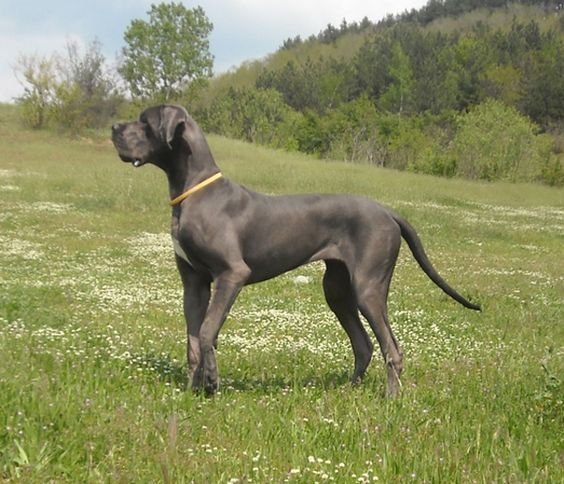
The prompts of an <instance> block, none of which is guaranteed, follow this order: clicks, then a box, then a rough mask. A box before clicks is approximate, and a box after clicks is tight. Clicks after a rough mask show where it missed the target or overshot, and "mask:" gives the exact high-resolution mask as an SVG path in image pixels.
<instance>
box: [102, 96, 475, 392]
mask: <svg viewBox="0 0 564 484" xmlns="http://www.w3.org/2000/svg"><path fill="white" fill-rule="evenodd" d="M112 141H113V143H114V145H115V147H116V149H117V151H118V154H119V157H120V158H121V159H122V161H124V162H129V163H132V164H133V165H134V166H136V167H138V166H141V165H144V164H146V163H152V164H154V165H156V166H158V167H159V168H161V169H162V170H163V171H164V172H165V173H166V176H167V178H168V184H169V191H170V196H171V199H172V201H171V205H172V228H171V233H172V240H173V245H174V249H175V253H176V265H177V267H178V271H179V272H180V276H181V279H182V284H183V286H184V316H185V318H186V325H187V334H188V341H187V355H188V378H189V380H190V381H191V383H192V387H193V389H195V390H199V389H200V388H202V387H203V388H204V390H205V392H206V394H208V395H212V394H213V393H215V392H216V390H217V388H218V381H219V380H218V370H217V364H216V357H215V343H216V339H217V337H218V334H219V331H220V329H221V326H222V325H223V323H224V321H225V319H226V317H227V314H228V312H229V310H230V309H231V306H232V305H233V303H234V302H235V299H236V298H237V295H238V294H239V292H240V291H241V289H242V288H243V286H245V285H247V284H252V283H255V282H260V281H264V280H266V279H270V278H272V277H275V276H277V275H279V274H282V273H284V272H287V271H290V270H292V269H294V268H296V267H298V266H301V265H302V264H307V263H308V262H312V261H317V260H323V261H325V265H326V272H325V275H324V277H323V289H324V292H325V298H326V300H327V303H328V305H329V307H330V308H331V310H332V311H333V312H334V313H335V315H336V316H337V319H338V320H339V321H340V323H341V325H342V326H343V328H344V329H345V331H346V333H347V335H348V337H349V339H350V342H351V345H352V349H353V353H354V360H355V361H354V372H353V375H352V381H353V382H354V383H356V382H358V381H360V380H361V379H362V377H363V375H364V373H365V371H366V369H367V367H368V364H369V363H370V360H371V358H372V352H373V345H372V343H371V340H370V338H369V337H368V334H367V333H366V331H365V329H364V327H363V325H362V323H361V320H360V316H359V311H360V313H361V314H362V315H363V316H364V317H365V318H366V319H367V320H368V323H369V324H370V327H371V329H372V330H373V332H374V334H375V335H376V338H377V340H378V343H379V345H380V350H381V352H382V355H383V358H384V362H385V365H386V369H387V377H388V382H387V391H386V392H387V395H388V396H395V395H396V394H397V393H398V391H399V388H400V375H401V371H402V368H403V363H402V352H401V351H400V348H399V345H398V342H397V340H396V338H395V336H394V334H393V333H392V328H391V326H390V323H389V321H388V314H387V297H388V289H389V286H390V281H391V278H392V273H393V270H394V266H395V264H396V260H397V257H398V253H399V249H400V245H401V238H402V237H403V239H405V241H406V242H407V244H408V246H409V248H410V249H411V252H412V253H413V256H414V257H415V259H416V260H417V262H418V263H419V265H420V267H421V269H423V271H424V272H425V274H427V276H429V278H430V279H431V280H432V281H433V282H434V283H435V284H436V285H437V286H439V287H440V288H441V289H442V290H443V291H444V292H445V293H446V294H448V295H449V296H450V297H452V298H453V299H454V300H456V301H458V302H459V303H460V304H462V305H463V306H465V307H467V308H470V309H474V310H479V309H480V307H479V306H478V305H476V304H473V303H471V302H470V301H468V300H467V299H465V298H464V297H463V296H461V295H460V294H459V293H458V292H456V291H455V290H454V289H453V288H452V287H450V286H449V285H448V284H447V283H446V282H445V280H444V279H443V278H442V277H441V276H440V275H439V274H438V273H437V271H436V270H435V269H434V268H433V266H432V265H431V263H430V261H429V259H428V258H427V256H426V254H425V252H424V250H423V246H422V244H421V241H420V239H419V237H418V236H417V233H416V232H415V230H414V229H413V227H411V225H410V224H409V223H408V222H406V221H405V220H404V219H403V218H401V217H400V216H399V215H397V214H396V213H394V212H392V211H391V210H388V209H387V208H384V207H382V206H381V205H379V204H378V203H376V202H374V201H372V200H370V199H367V198H362V197H358V196H347V195H314V194H310V195H291V196H267V195H262V194H259V193H255V192H253V191H251V190H249V189H247V188H245V187H243V186H241V185H238V184H237V183H235V182H233V181H231V180H228V179H227V178H224V177H222V175H221V173H220V170H219V168H218V166H217V164H216V162H215V160H214V157H213V155H212V153H211V151H210V148H209V146H208V143H207V141H206V138H205V137H204V134H203V132H202V130H201V129H200V127H199V126H198V125H197V124H196V122H195V121H194V120H193V119H192V117H191V116H190V115H189V114H188V113H187V112H186V110H185V109H183V108H181V107H178V106H172V105H163V106H155V107H151V108H149V109H147V110H145V111H144V112H143V113H141V115H140V117H139V120H138V121H133V122H129V123H123V124H116V125H114V126H113V127H112ZM212 284H213V287H214V291H213V292H212V291H211V286H212Z"/></svg>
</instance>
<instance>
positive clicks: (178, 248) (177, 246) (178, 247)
mask: <svg viewBox="0 0 564 484" xmlns="http://www.w3.org/2000/svg"><path fill="white" fill-rule="evenodd" d="M172 247H173V248H174V252H175V253H176V255H177V256H178V257H180V258H181V259H182V260H184V261H186V262H187V263H188V264H189V265H190V266H192V267H194V264H192V262H191V261H190V257H188V254H187V253H186V251H185V250H184V249H183V248H182V246H181V245H180V242H179V241H178V239H177V238H176V237H175V236H174V235H173V236H172Z"/></svg>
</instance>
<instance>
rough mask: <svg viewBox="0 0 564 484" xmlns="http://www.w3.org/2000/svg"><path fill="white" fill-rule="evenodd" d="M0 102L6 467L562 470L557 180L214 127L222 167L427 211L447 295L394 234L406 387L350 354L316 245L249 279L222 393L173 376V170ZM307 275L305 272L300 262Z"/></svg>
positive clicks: (405, 476)
mask: <svg viewBox="0 0 564 484" xmlns="http://www.w3.org/2000/svg"><path fill="white" fill-rule="evenodd" d="M14 117H15V113H14V111H13V110H12V109H8V108H6V107H2V108H0V153H1V155H0V360H1V364H0V481H6V482H25V483H30V482H31V483H44V482H159V481H162V482H166V483H172V482H195V483H210V482H213V483H215V482H218V483H235V482H241V483H245V482H255V483H262V482H275V483H279V482H297V483H312V482H330V481H333V482H342V483H349V482H351V483H353V482H358V483H360V482H374V481H380V482H435V483H439V482H445V483H446V482H448V483H456V482H460V483H466V482H480V483H481V482H484V483H486V482H487V483H489V482H562V481H563V480H564V472H563V464H564V440H563V436H564V431H563V429H564V418H563V416H564V405H563V403H562V402H563V400H564V395H563V386H562V379H563V378H564V358H563V357H564V325H563V315H564V311H563V299H564V244H563V240H564V237H563V234H564V191H563V190H557V189H551V188H546V187H541V186H533V185H510V184H479V183H468V182H465V181H461V180H446V179H437V178H432V177H425V176H417V175H413V174H408V173H398V172H393V171H386V170H378V169H374V168H368V167H363V166H351V165H346V164H342V163H326V162H320V161H316V160H312V159H308V158H304V157H301V156H297V155H292V154H285V153H282V152H273V151H269V150H266V149H261V148H256V147H252V146H249V145H246V144H243V143H239V142H233V141H229V140H226V139H222V138H217V137H210V144H211V146H212V148H213V150H214V152H215V154H216V158H217V160H218V163H219V164H220V165H221V166H222V168H223V169H224V173H225V174H226V175H227V176H229V177H231V178H232V179H234V180H236V181H239V182H241V183H243V184H246V185H248V186H250V187H252V188H254V189H257V190H260V191H264V192H269V193H288V192H306V191H315V192H347V193H349V192H350V193H358V194H364V195H368V196H370V197H373V198H376V199H378V200H380V201H381V202H383V203H384V204H387V205H389V206H391V207H393V208H394V209H396V210H397V211H398V212H400V213H402V214H403V215H405V216H406V217H408V218H409V220H410V221H411V222H412V223H413V225H414V226H415V227H416V228H417V229H418V230H419V233H420V235H421V237H422V239H423V241H424V243H425V246H426V248H427V250H428V253H429V255H430V257H431V259H432V261H433V262H434V263H435V265H436V267H437V268H438V270H439V272H441V273H442V274H443V275H444V276H445V278H446V279H447V280H448V281H449V282H450V283H451V284H452V285H453V286H454V287H455V288H457V289H459V290H460V292H461V293H463V294H465V295H467V296H470V297H471V298H472V299H473V300H475V301H479V302H480V303H481V304H482V305H483V308H484V311H483V312H482V313H481V314H477V313H474V312H472V311H469V310H466V309H464V308H462V307H461V306H459V305H457V304H456V303H454V302H452V301H451V300H449V299H448V298H447V297H446V296H444V295H443V294H442V293H441V292H440V290H439V289H438V288H436V287H435V286H434V285H433V284H432V283H431V282H430V281H429V280H428V279H427V278H426V276H425V275H424V274H423V273H422V272H421V271H420V270H419V268H418V267H417V265H416V263H415V262H414V261H413V259H412V258H411V255H410V254H409V251H408V250H407V248H405V247H404V248H403V249H402V254H401V256H400V261H399V264H398V268H397V271H396V275H395V278H394V282H393V285H392V291H391V294H390V315H391V319H392V325H393V327H394V329H395V332H396V335H397V336H398V338H399V340H400V343H401V345H402V347H403V349H404V353H405V366H406V369H405V372H404V377H403V394H402V396H401V398H399V399H397V400H395V401H386V400H384V399H383V391H384V383H385V378H384V369H383V364H382V362H381V360H380V358H379V356H378V358H375V359H374V360H373V362H372V365H371V367H370V369H369V372H368V375H367V378H366V380H365V381H364V383H363V384H362V386H360V387H359V388H354V389H353V388H351V387H350V385H349V384H348V383H347V379H348V377H349V375H350V374H351V371H352V354H351V350H350V348H349V344H348V341H347V338H346V336H345V334H344V332H343V331H342V330H341V329H340V326H339V325H338V323H337V321H336V320H335V319H334V317H333V316H332V314H331V313H330V312H329V311H328V309H327V308H326V307H325V304H324V300H323V295H322V289H321V276H322V270H323V267H322V265H315V264H314V265H311V266H308V267H304V268H301V269H299V270H298V271H296V272H294V273H290V274H287V275H284V276H282V277H280V278H278V279H275V280H272V281H269V282H267V283H263V284H260V285H256V286H251V287H248V288H246V289H245V290H244V291H243V292H242V294H241V296H240V298H239V300H238V301H237V303H236V306H235V307H234V309H233V311H232V313H231V315H230V317H229V319H228V321H227V323H226V325H225V326H224V329H223V332H222V334H221V336H220V342H219V343H220V346H219V351H218V363H219V367H220V375H221V377H222V388H221V392H220V394H219V395H218V396H217V397H216V398H213V399H205V398H204V397H202V396H197V395H194V394H192V393H191V392H190V391H185V390H184V379H183V371H184V365H185V336H184V335H185V327H184V322H183V317H182V307H181V285H180V281H179V277H178V276H177V274H176V270H175V267H174V260H173V251H172V248H171V242H170V239H169V236H168V235H167V234H168V228H169V223H170V219H169V217H170V213H169V208H168V206H167V197H168V193H167V186H166V180H165V177H164V175H163V174H161V173H160V172H159V171H158V170H157V169H156V168H154V167H151V166H148V167H143V168H140V169H137V170H136V169H133V168H132V167H131V166H129V165H125V164H123V163H121V162H120V161H119V160H118V158H117V156H116V155H115V153H114V150H113V147H112V146H111V145H110V143H109V142H108V140H106V139H104V138H102V137H101V136H99V137H95V138H94V139H80V140H69V139H67V138H65V137H63V136H57V135H56V134H53V133H48V132H30V131H25V130H22V129H21V128H19V127H18V125H17V123H16V122H15V118H14ZM297 275H302V276H305V278H306V279H304V278H301V280H302V281H303V280H305V281H309V282H308V283H305V284H304V283H298V282H297V281H296V276H297Z"/></svg>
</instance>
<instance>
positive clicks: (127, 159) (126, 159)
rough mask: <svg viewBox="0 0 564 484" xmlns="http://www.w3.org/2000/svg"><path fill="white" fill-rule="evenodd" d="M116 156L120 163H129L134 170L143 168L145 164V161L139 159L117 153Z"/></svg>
mask: <svg viewBox="0 0 564 484" xmlns="http://www.w3.org/2000/svg"><path fill="white" fill-rule="evenodd" d="M118 155H119V158H120V160H121V161H123V162H124V163H131V164H132V165H133V166H134V167H135V168H139V167H140V166H143V165H144V164H145V163H147V161H146V160H143V159H142V158H140V157H135V156H128V155H125V154H123V153H118Z"/></svg>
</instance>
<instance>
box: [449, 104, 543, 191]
mask: <svg viewBox="0 0 564 484" xmlns="http://www.w3.org/2000/svg"><path fill="white" fill-rule="evenodd" d="M551 148H552V142H551V140H550V138H549V137H548V136H545V135H539V134H538V128H537V127H536V126H535V125H534V124H533V123H532V122H531V121H529V120H528V119H527V118H525V117H523V116H522V115H520V114H519V113H518V112H517V111H516V110H515V109H514V108H511V107H507V106H506V105H504V104H503V103H501V102H499V101H494V100H491V101H487V102H485V103H483V104H480V105H478V106H476V107H474V108H473V109H472V110H471V111H470V112H469V113H468V114H463V115H461V116H460V117H459V120H458V130H457V133H456V136H455V137H454V140H453V147H452V150H453V155H454V157H455V159H456V160H457V173H458V174H459V175H461V176H464V177H466V178H474V179H483V180H500V179H503V180H510V181H525V180H540V179H542V177H543V170H544V169H545V167H546V166H548V165H549V163H550V156H551V154H550V153H551Z"/></svg>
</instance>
